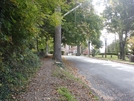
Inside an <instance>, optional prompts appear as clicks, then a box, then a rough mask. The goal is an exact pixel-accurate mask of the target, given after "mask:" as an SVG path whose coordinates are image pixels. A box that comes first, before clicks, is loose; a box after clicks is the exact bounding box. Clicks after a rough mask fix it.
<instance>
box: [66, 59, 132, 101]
mask: <svg viewBox="0 0 134 101" xmlns="http://www.w3.org/2000/svg"><path fill="white" fill-rule="evenodd" d="M64 57H65V59H66V60H69V61H71V62H73V63H74V64H75V66H76V68H77V69H78V70H79V73H80V74H82V75H83V76H85V77H86V79H87V80H88V81H89V82H90V84H91V87H92V89H93V90H94V91H95V92H96V93H98V95H99V96H100V97H102V99H104V101H134V66H132V65H127V64H121V63H116V62H111V61H106V60H98V59H93V58H88V57H84V56H64Z"/></svg>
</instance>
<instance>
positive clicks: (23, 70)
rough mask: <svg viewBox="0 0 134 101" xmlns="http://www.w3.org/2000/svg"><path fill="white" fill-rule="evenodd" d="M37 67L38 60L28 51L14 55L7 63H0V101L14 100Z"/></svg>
mask: <svg viewBox="0 0 134 101" xmlns="http://www.w3.org/2000/svg"><path fill="white" fill-rule="evenodd" d="M39 66H40V61H39V58H38V57H37V55H36V54H33V53H32V52H31V51H30V50H28V49H27V50H25V51H24V53H23V54H17V53H14V54H13V56H11V57H10V59H9V60H8V61H4V62H0V67H1V68H0V89H1V92H0V100H6V99H8V100H11V99H15V96H16V95H17V94H19V93H20V92H21V91H23V90H24V88H25V86H26V84H27V83H28V80H29V79H30V77H31V76H32V75H33V74H34V72H35V71H37V69H38V68H39Z"/></svg>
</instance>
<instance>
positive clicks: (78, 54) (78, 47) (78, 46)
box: [76, 44, 81, 56]
mask: <svg viewBox="0 0 134 101" xmlns="http://www.w3.org/2000/svg"><path fill="white" fill-rule="evenodd" d="M80 54H81V53H80V44H79V45H77V54H76V55H77V56H80Z"/></svg>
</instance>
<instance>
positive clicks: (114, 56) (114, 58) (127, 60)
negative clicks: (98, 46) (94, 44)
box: [95, 55, 134, 65]
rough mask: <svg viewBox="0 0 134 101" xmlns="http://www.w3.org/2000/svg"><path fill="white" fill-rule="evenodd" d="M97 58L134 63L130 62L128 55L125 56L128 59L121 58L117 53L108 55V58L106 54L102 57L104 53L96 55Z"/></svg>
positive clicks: (133, 63)
mask: <svg viewBox="0 0 134 101" xmlns="http://www.w3.org/2000/svg"><path fill="white" fill-rule="evenodd" d="M95 58H98V59H104V60H111V61H117V62H122V63H127V64H131V65H134V62H130V61H129V58H128V57H126V58H125V59H126V60H121V59H118V57H117V55H112V57H111V55H107V57H106V58H105V55H103V57H102V55H96V56H95Z"/></svg>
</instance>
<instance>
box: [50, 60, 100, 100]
mask: <svg viewBox="0 0 134 101" xmlns="http://www.w3.org/2000/svg"><path fill="white" fill-rule="evenodd" d="M63 62H64V66H63V65H62V66H61V65H58V66H57V65H56V67H55V69H53V71H52V76H53V77H57V78H59V80H61V81H63V82H64V83H65V84H59V85H60V86H59V85H57V92H58V93H59V94H60V95H61V99H60V101H77V100H76V99H79V97H80V95H79V93H76V92H79V90H81V91H82V94H83V93H85V92H86V93H85V94H87V95H86V96H88V98H89V99H90V100H92V101H98V100H99V98H98V97H97V96H95V95H94V94H93V93H92V92H91V90H90V89H89V87H88V86H87V84H86V83H85V82H84V81H83V80H82V78H79V77H78V76H77V74H76V70H75V69H74V68H72V66H73V65H72V64H71V63H70V62H68V61H66V60H64V59H63ZM75 74H76V75H75ZM73 84H74V85H73ZM76 85H77V86H78V89H77V88H75V87H74V86H76ZM73 88H75V90H76V92H74V89H73ZM76 95H77V96H76Z"/></svg>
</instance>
